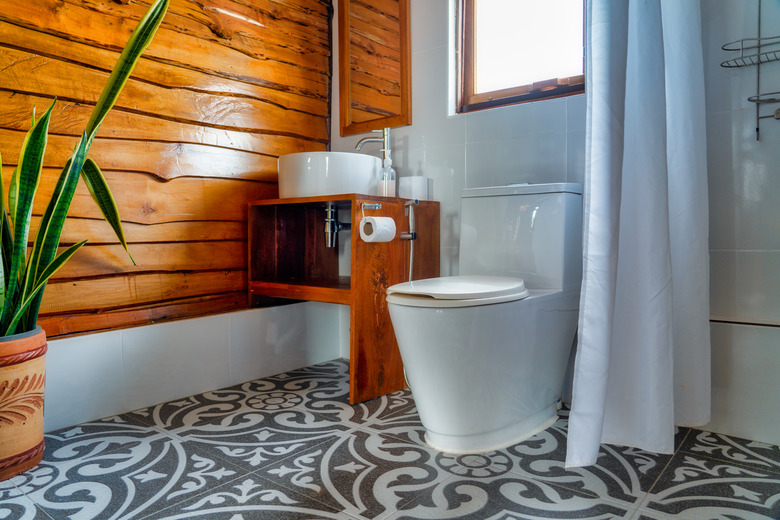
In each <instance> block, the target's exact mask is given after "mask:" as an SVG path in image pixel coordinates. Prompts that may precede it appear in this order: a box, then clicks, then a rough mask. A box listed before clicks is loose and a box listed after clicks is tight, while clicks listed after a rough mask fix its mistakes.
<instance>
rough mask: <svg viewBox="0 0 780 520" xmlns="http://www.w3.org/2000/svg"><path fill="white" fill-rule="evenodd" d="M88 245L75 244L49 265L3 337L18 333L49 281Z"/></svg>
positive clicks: (23, 301)
mask: <svg viewBox="0 0 780 520" xmlns="http://www.w3.org/2000/svg"><path fill="white" fill-rule="evenodd" d="M86 243H87V241H86V240H82V241H81V242H79V243H78V244H73V245H72V246H70V247H69V248H67V249H66V250H65V251H63V252H62V253H60V254H59V255H57V257H55V258H54V260H53V261H52V262H51V263H50V264H49V265H47V266H46V269H44V270H43V272H42V273H41V276H40V280H39V281H38V283H37V284H36V285H35V286H34V287H33V288H32V290H31V291H30V293H29V294H27V295H25V297H24V299H23V300H22V301H21V302H20V303H19V305H18V306H17V308H16V313H15V314H14V315H13V317H12V318H11V321H10V323H9V324H8V327H7V328H6V329H5V330H4V332H3V335H5V336H8V335H10V334H15V333H16V326H17V324H18V323H19V320H21V319H22V318H23V317H24V315H25V314H26V312H27V309H28V307H29V306H30V304H31V303H32V301H33V299H35V298H37V297H38V296H39V293H41V291H42V290H43V288H44V287H46V283H47V282H48V281H49V278H51V277H52V276H53V275H54V273H56V272H57V271H59V269H60V268H61V267H62V266H63V265H64V264H65V262H67V261H68V260H70V257H72V256H73V255H74V254H76V251H78V250H79V249H80V248H81V246H83V245H84V244H86Z"/></svg>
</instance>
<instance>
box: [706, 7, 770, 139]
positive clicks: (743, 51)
mask: <svg viewBox="0 0 780 520" xmlns="http://www.w3.org/2000/svg"><path fill="white" fill-rule="evenodd" d="M761 3H762V0H759V2H758V35H757V37H756V38H742V39H741V40H736V41H733V42H729V43H727V44H725V45H723V46H722V47H721V49H723V50H724V51H729V52H739V56H738V57H736V58H730V59H728V60H726V61H724V62H722V63H721V64H720V66H721V67H725V68H727V69H734V68H740V67H752V66H755V67H756V95H755V96H750V97H749V98H748V101H750V102H751V103H755V105H756V141H758V140H759V136H760V127H761V125H760V122H761V120H762V119H780V108H778V109H776V110H774V111H773V112H772V113H769V114H767V113H764V114H763V115H762V111H761V107H762V105H769V104H772V103H780V91H778V92H761V65H763V64H766V63H771V62H774V61H780V36H769V37H762V36H761Z"/></svg>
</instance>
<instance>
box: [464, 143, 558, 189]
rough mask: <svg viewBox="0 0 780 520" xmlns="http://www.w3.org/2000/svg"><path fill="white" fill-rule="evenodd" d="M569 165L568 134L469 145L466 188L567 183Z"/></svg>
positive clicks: (467, 148)
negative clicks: (530, 183) (521, 183)
mask: <svg viewBox="0 0 780 520" xmlns="http://www.w3.org/2000/svg"><path fill="white" fill-rule="evenodd" d="M567 164H568V158H567V155H566V133H564V132H559V133H547V134H533V135H529V136H525V137H520V138H517V139H509V140H506V141H484V142H478V143H469V144H468V145H467V147H466V187H468V188H478V187H482V186H502V185H506V184H512V183H518V182H534V183H536V182H565V181H566V168H567Z"/></svg>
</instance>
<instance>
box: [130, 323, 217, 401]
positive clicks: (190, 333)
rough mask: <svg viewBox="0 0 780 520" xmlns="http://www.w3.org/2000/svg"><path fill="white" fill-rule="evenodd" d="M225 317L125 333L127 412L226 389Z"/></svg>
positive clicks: (131, 330)
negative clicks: (218, 389)
mask: <svg viewBox="0 0 780 520" xmlns="http://www.w3.org/2000/svg"><path fill="white" fill-rule="evenodd" d="M229 321H230V320H229V317H228V315H227V314H220V315H217V316H210V317H207V318H195V319H191V320H182V321H174V322H170V323H162V324H158V325H149V326H145V327H137V328H133V329H126V330H124V331H123V333H122V349H123V354H124V367H125V404H126V410H133V409H136V408H141V407H144V406H149V405H152V404H155V403H160V402H163V401H169V400H171V399H178V398H180V397H185V396H188V395H192V394H197V393H200V392H203V391H206V390H213V389H216V388H222V387H225V386H228V385H229V384H230V378H229V368H228V359H229V357H228V341H229V336H228V326H229Z"/></svg>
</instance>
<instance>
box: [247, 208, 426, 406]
mask: <svg viewBox="0 0 780 520" xmlns="http://www.w3.org/2000/svg"><path fill="white" fill-rule="evenodd" d="M405 202H406V199H399V198H395V197H377V196H372V195H360V194H355V193H345V194H341V195H329V196H322V197H304V198H295V199H267V200H258V201H255V202H252V203H251V204H250V205H249V301H250V304H252V303H253V302H255V301H256V303H258V304H268V302H267V301H265V299H266V298H267V299H270V300H271V302H270V303H271V304H274V303H275V302H278V301H279V300H274V299H279V298H282V299H290V300H309V301H318V302H325V303H338V304H342V305H349V307H350V312H349V321H350V389H349V400H350V402H351V403H358V402H361V401H365V400H367V399H372V398H374V397H378V396H380V395H384V394H388V393H390V392H394V391H396V390H400V389H401V388H404V387H405V386H406V383H405V380H404V374H403V364H402V362H401V355H400V353H399V352H398V344H397V343H396V340H395V332H394V331H393V326H392V323H391V322H390V315H389V314H388V312H387V303H386V301H385V296H386V293H387V288H388V287H389V286H390V285H393V284H396V283H400V282H405V281H407V279H408V276H409V249H410V248H409V241H407V240H401V239H400V234H401V233H402V232H404V231H408V230H409V218H408V216H407V214H406V209H407V208H406V207H405V205H404V204H405ZM364 203H381V205H382V207H381V208H380V209H365V210H364V209H363V204H364ZM330 204H335V205H336V207H337V208H338V210H339V212H340V213H341V214H342V215H344V212H349V221H350V223H351V233H350V234H349V235H346V236H349V237H350V239H349V240H350V242H349V247H350V253H349V254H350V274H349V276H340V275H339V258H338V251H339V248H337V247H331V248H329V247H326V245H325V207H326V206H327V205H330ZM414 211H415V227H416V229H415V231H416V232H417V237H418V238H417V240H416V241H415V246H414V279H416V280H417V279H420V278H430V277H434V276H439V203H438V202H433V201H421V202H420V203H419V205H417V206H415V210H414ZM364 214H365V215H366V216H384V217H391V218H392V219H393V220H394V221H395V226H396V236H395V238H394V239H393V240H391V241H390V242H381V243H380V242H372V243H366V242H364V241H363V240H361V239H360V233H359V232H358V229H359V226H360V220H361V219H362V218H363V215H364ZM340 218H341V217H340ZM343 237H345V235H344V234H343V232H342V233H340V234H339V240H343Z"/></svg>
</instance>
